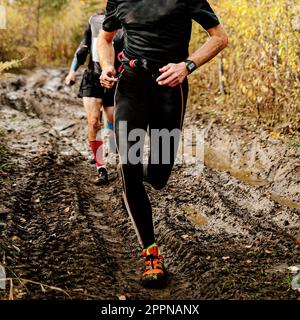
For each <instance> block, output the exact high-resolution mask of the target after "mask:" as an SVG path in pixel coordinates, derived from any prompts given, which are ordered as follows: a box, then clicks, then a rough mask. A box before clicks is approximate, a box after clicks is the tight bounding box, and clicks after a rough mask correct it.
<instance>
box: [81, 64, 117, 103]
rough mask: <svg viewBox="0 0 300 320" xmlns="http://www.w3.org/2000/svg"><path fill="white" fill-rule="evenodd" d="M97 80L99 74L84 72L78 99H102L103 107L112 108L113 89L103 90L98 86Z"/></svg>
mask: <svg viewBox="0 0 300 320" xmlns="http://www.w3.org/2000/svg"><path fill="white" fill-rule="evenodd" d="M99 78H100V74H97V73H95V72H94V71H92V70H89V69H87V70H85V72H84V74H83V77H82V81H81V84H80V89H79V93H78V97H79V98H84V97H90V98H97V99H102V101H103V105H104V106H105V107H112V106H114V96H115V88H112V89H106V88H103V87H102V86H101V84H100V80H99Z"/></svg>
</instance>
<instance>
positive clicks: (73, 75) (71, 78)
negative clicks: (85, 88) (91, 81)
mask: <svg viewBox="0 0 300 320" xmlns="http://www.w3.org/2000/svg"><path fill="white" fill-rule="evenodd" d="M75 82H76V73H75V72H74V71H70V72H69V74H68V75H67V77H66V79H65V85H66V86H70V85H72V84H74V83H75Z"/></svg>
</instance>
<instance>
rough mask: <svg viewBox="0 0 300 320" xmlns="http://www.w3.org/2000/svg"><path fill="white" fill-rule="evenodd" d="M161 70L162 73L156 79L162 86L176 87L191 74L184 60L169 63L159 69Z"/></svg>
mask: <svg viewBox="0 0 300 320" xmlns="http://www.w3.org/2000/svg"><path fill="white" fill-rule="evenodd" d="M159 71H160V72H161V73H162V74H161V75H160V76H159V77H158V78H157V79H156V81H157V82H158V84H159V85H160V86H168V87H176V86H178V85H179V84H181V83H182V82H183V80H184V79H185V78H186V77H187V76H188V75H189V72H188V70H187V68H186V66H185V63H184V62H181V63H177V64H175V63H169V64H168V65H166V66H164V67H163V68H161V69H159Z"/></svg>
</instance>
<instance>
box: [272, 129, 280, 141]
mask: <svg viewBox="0 0 300 320" xmlns="http://www.w3.org/2000/svg"><path fill="white" fill-rule="evenodd" d="M270 136H271V137H273V138H275V139H279V140H282V136H281V134H280V133H279V132H277V131H271V133H270Z"/></svg>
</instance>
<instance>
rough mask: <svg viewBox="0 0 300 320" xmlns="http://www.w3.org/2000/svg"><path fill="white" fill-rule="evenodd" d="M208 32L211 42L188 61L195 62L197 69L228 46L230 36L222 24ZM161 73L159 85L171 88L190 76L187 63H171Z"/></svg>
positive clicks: (193, 54) (158, 80)
mask: <svg viewBox="0 0 300 320" xmlns="http://www.w3.org/2000/svg"><path fill="white" fill-rule="evenodd" d="M207 32H208V34H209V40H208V41H207V42H206V43H205V44H204V45H203V46H201V47H200V48H198V49H197V50H196V51H195V52H194V53H192V54H191V55H190V56H189V57H188V60H192V61H194V62H195V63H196V65H197V67H200V66H202V65H204V64H205V63H207V62H209V61H210V60H211V59H213V58H214V57H215V56H216V55H217V54H218V53H219V52H221V51H222V50H223V49H224V48H226V47H227V45H228V36H227V34H226V32H225V30H224V28H223V27H222V25H221V24H219V25H217V26H215V27H213V28H210V29H208V30H207ZM160 71H161V72H162V75H161V76H160V77H158V78H157V82H158V84H159V85H167V86H169V87H175V86H177V85H178V84H180V83H182V82H183V80H184V79H185V77H187V76H188V75H189V72H188V70H187V68H186V65H185V62H181V63H178V64H174V63H170V64H168V65H166V66H165V67H163V68H161V69H160Z"/></svg>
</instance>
